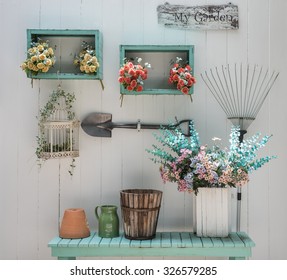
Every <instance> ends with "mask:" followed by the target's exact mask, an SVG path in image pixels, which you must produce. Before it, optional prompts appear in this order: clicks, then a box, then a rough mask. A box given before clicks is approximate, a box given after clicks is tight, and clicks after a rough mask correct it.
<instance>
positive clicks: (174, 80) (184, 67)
mask: <svg viewBox="0 0 287 280" xmlns="http://www.w3.org/2000/svg"><path fill="white" fill-rule="evenodd" d="M181 60H182V59H181V58H179V57H177V58H176V62H175V63H174V65H173V67H172V68H171V69H170V75H169V79H168V82H169V83H170V84H175V85H176V87H177V89H178V90H180V91H181V92H182V93H183V94H188V93H189V89H190V88H191V87H192V86H193V85H194V84H195V83H196V80H195V78H194V77H193V76H192V68H191V67H190V65H188V64H182V63H181Z"/></svg>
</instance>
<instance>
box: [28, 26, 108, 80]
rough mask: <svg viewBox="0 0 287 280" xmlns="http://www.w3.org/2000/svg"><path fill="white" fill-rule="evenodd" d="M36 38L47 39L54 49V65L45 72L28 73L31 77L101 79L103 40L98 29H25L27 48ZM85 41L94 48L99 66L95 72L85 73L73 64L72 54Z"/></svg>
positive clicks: (80, 47) (76, 53)
mask: <svg viewBox="0 0 287 280" xmlns="http://www.w3.org/2000/svg"><path fill="white" fill-rule="evenodd" d="M37 38H40V39H42V40H49V46H50V47H52V48H53V49H54V53H55V56H56V63H55V65H54V66H53V67H52V68H51V69H50V70H49V71H48V72H47V73H38V74H37V75H32V74H28V75H27V76H28V77H29V78H32V79H60V80H61V79H69V80H102V79H103V40H102V34H101V33H100V31H99V30H69V29H65V30H59V29H27V50H28V49H29V48H30V47H31V43H32V42H36V41H37ZM83 41H86V42H87V43H88V44H89V45H91V46H93V47H94V48H95V52H96V57H97V59H98V62H99V63H100V67H99V69H98V71H97V73H96V74H85V73H82V72H81V71H80V70H79V67H76V66H75V65H74V64H73V61H74V56H75V55H78V53H79V52H80V51H81V50H82V48H83V47H82V43H83Z"/></svg>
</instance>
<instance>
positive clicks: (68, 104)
mask: <svg viewBox="0 0 287 280" xmlns="http://www.w3.org/2000/svg"><path fill="white" fill-rule="evenodd" d="M61 98H63V100H65V107H64V108H63V109H65V112H66V113H67V118H68V120H70V121H72V120H74V119H75V112H74V111H73V110H72V104H73V102H74V101H75V100H76V97H75V94H74V93H68V92H65V91H64V90H63V89H61V88H60V87H58V88H57V90H54V91H53V92H52V94H51V96H50V99H49V100H48V102H47V103H46V105H45V106H44V107H43V108H42V109H40V111H39V116H38V117H37V118H38V120H39V122H38V126H39V135H38V136H37V137H36V139H37V148H36V152H35V153H36V156H37V158H38V160H39V161H41V160H46V158H44V157H43V156H42V155H43V153H44V152H45V151H47V147H48V145H49V143H47V140H46V137H45V130H44V123H45V122H47V121H48V120H49V117H51V115H52V114H53V113H55V111H56V109H57V106H60V99H61ZM67 145H68V143H63V145H62V147H60V146H59V145H55V147H54V146H53V151H54V149H55V151H56V150H58V151H61V150H62V149H63V150H65V149H66V148H67ZM40 165H41V163H40ZM74 168H75V159H74V158H72V163H71V164H70V170H69V174H70V175H73V170H74Z"/></svg>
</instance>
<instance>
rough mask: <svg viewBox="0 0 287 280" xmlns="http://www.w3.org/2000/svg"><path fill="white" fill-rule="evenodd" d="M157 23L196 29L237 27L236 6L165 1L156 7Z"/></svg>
mask: <svg viewBox="0 0 287 280" xmlns="http://www.w3.org/2000/svg"><path fill="white" fill-rule="evenodd" d="M157 13H158V23H160V24H164V25H165V26H166V27H173V28H182V29H198V30H216V29H224V30H226V29H238V28H239V22H238V6H236V5H233V4H227V5H206V6H194V7H187V6H183V5H170V4H168V3H165V4H164V5H159V6H158V7H157Z"/></svg>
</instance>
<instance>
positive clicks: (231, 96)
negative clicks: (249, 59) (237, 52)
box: [201, 64, 279, 130]
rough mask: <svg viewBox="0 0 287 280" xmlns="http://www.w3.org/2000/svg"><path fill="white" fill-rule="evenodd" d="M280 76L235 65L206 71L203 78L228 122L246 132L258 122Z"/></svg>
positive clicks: (255, 68)
mask: <svg viewBox="0 0 287 280" xmlns="http://www.w3.org/2000/svg"><path fill="white" fill-rule="evenodd" d="M278 75H279V73H277V72H275V71H273V72H272V73H270V72H269V70H268V69H266V70H264V69H263V67H258V65H254V66H252V67H251V66H250V65H247V66H243V65H242V64H240V65H237V64H235V65H234V66H233V67H231V66H230V65H229V64H227V65H226V66H223V65H222V66H221V67H220V68H218V67H215V68H213V69H210V70H209V71H205V72H204V73H203V74H201V77H202V79H203V81H204V82H205V84H206V85H207V87H208V89H209V90H210V92H211V93H212V94H213V96H214V97H215V99H216V100H217V102H218V103H219V104H220V106H221V107H222V109H223V111H224V112H225V114H226V116H227V118H228V119H230V121H231V122H232V123H233V124H235V125H240V127H241V129H242V130H246V129H247V127H248V126H249V125H250V124H251V122H252V121H253V120H254V119H255V118H256V116H257V114H258V112H259V110H260V108H261V106H262V105H263V103H264V100H265V99H266V97H267V95H268V93H269V91H270V90H271V88H272V86H273V84H274V82H275V81H276V79H277V77H278Z"/></svg>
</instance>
